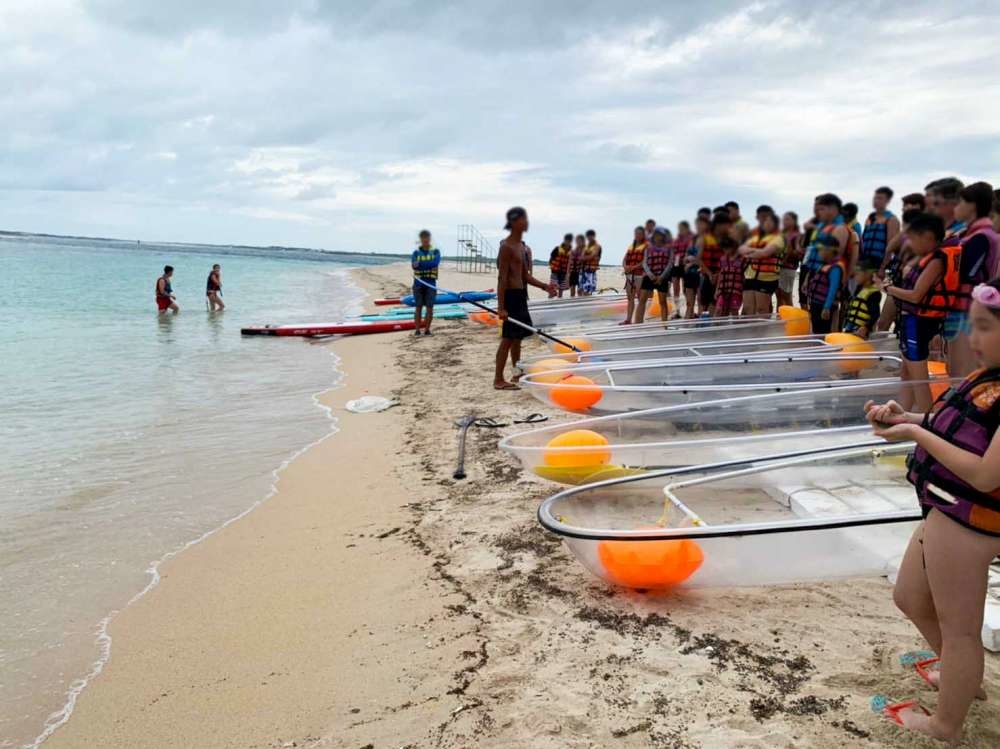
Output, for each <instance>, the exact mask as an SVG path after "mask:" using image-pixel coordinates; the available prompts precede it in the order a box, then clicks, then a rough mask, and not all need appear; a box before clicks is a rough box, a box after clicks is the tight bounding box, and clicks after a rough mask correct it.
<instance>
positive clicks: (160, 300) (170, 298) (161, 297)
mask: <svg viewBox="0 0 1000 749" xmlns="http://www.w3.org/2000/svg"><path fill="white" fill-rule="evenodd" d="M173 277H174V266H172V265H164V266H163V275H162V276H160V277H159V278H157V279H156V309H157V310H159V314H161V315H162V314H164V313H165V312H166V311H167V310H170V311H171V312H173V313H174V314H175V315H176V314H177V313H178V312H180V311H181V308H180V307H178V306H177V301H176V299H177V297H175V296H174V290H173V288H171V286H170V279H171V278H173Z"/></svg>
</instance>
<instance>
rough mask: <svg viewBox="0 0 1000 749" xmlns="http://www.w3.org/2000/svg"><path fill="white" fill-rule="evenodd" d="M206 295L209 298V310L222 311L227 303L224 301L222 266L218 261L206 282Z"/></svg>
mask: <svg viewBox="0 0 1000 749" xmlns="http://www.w3.org/2000/svg"><path fill="white" fill-rule="evenodd" d="M205 297H206V298H207V299H208V311H209V312H215V311H219V312H222V310H224V309H225V308H226V305H225V304H223V302H222V266H221V265H219V264H218V263H216V264H215V265H213V266H212V272H211V273H209V274H208V280H207V281H206V282H205Z"/></svg>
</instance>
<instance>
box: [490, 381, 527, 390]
mask: <svg viewBox="0 0 1000 749" xmlns="http://www.w3.org/2000/svg"><path fill="white" fill-rule="evenodd" d="M493 389H494V390H520V389H521V388H520V387H518V386H517V385H515V384H514V383H513V382H505V383H504V384H503V385H497V384H494V385H493Z"/></svg>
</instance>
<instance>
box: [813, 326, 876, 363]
mask: <svg viewBox="0 0 1000 749" xmlns="http://www.w3.org/2000/svg"><path fill="white" fill-rule="evenodd" d="M823 341H824V342H825V343H828V344H830V345H831V346H839V347H840V350H841V351H843V352H844V353H845V354H846V353H851V354H854V353H857V354H870V353H872V352H873V351H874V350H875V347H874V346H872V345H871V344H870V343H868V341H866V340H865V339H864V338H862V337H861V336H856V335H854V334H853V333H827V334H826V335H825V336H824V337H823ZM874 364H875V361H874V360H872V359H846V360H844V361H842V362H840V365H839V367H840V370H841V371H842V372H860V371H861V370H862V369H866V368H867V367H871V366H873V365H874Z"/></svg>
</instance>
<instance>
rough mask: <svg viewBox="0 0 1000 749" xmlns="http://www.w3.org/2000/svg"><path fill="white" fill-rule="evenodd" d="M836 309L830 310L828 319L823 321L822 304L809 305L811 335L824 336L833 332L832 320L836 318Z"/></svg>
mask: <svg viewBox="0 0 1000 749" xmlns="http://www.w3.org/2000/svg"><path fill="white" fill-rule="evenodd" d="M836 314H837V308H836V307H834V308H832V309H831V310H830V319H829V320H824V319H823V305H822V304H810V305H809V320H810V322H811V323H812V332H813V335H821V334H822V335H826V334H827V333H830V332H832V331H833V318H834V317H836Z"/></svg>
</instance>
